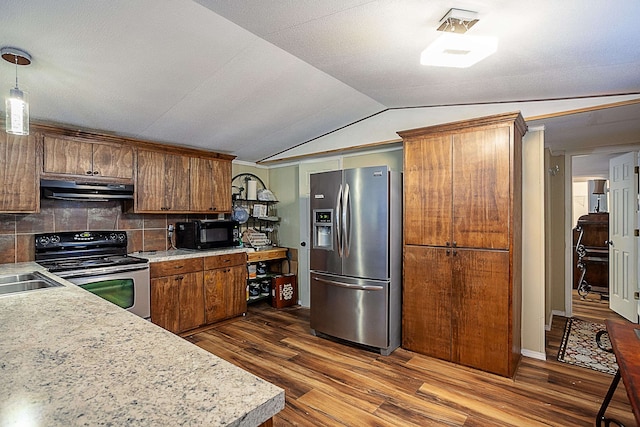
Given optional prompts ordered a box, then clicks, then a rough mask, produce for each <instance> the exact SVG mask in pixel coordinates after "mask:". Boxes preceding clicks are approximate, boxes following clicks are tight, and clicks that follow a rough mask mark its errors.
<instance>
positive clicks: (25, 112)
mask: <svg viewBox="0 0 640 427" xmlns="http://www.w3.org/2000/svg"><path fill="white" fill-rule="evenodd" d="M0 54H1V55H2V59H4V60H5V61H7V62H10V63H12V64H15V67H16V87H15V88H13V89H11V90H10V91H9V97H8V98H6V100H5V105H6V111H5V114H6V117H5V126H6V130H7V133H10V134H13V135H29V103H28V102H27V97H26V94H25V93H24V92H23V91H21V90H20V88H18V65H29V64H31V55H29V54H28V53H27V52H25V51H23V50H21V49H17V48H15V47H3V48H2V49H0Z"/></svg>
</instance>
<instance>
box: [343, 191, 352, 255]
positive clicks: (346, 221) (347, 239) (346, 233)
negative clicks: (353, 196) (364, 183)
mask: <svg viewBox="0 0 640 427" xmlns="http://www.w3.org/2000/svg"><path fill="white" fill-rule="evenodd" d="M342 240H343V241H344V249H343V252H344V256H345V258H348V257H349V250H350V249H351V200H350V198H349V184H345V186H344V203H343V205H342Z"/></svg>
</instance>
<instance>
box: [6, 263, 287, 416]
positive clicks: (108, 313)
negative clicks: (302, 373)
mask: <svg viewBox="0 0 640 427" xmlns="http://www.w3.org/2000/svg"><path fill="white" fill-rule="evenodd" d="M34 270H38V271H43V269H42V268H41V267H40V266H38V265H37V264H35V263H22V264H10V265H6V264H5V265H1V266H0V274H15V273H21V272H26V271H34ZM44 274H46V275H48V276H49V277H52V278H55V279H56V280H57V281H59V282H61V283H62V284H64V285H65V286H63V287H57V288H48V289H41V290H35V291H29V292H25V293H16V294H9V295H5V296H1V297H0V342H1V343H2V345H0V425H3V426H4V425H32V426H73V425H122V426H124V425H131V426H158V425H207V426H257V425H259V424H261V423H262V422H264V421H266V420H267V419H269V418H271V417H272V416H273V415H275V414H276V413H278V412H279V411H280V410H282V409H283V408H284V391H283V390H282V389H281V388H279V387H276V386H274V385H273V384H270V383H268V382H266V381H264V380H262V379H260V378H258V377H256V376H254V375H252V374H250V373H248V372H246V371H244V370H243V369H241V368H238V367H236V366H234V365H232V364H230V363H228V362H226V361H224V360H222V359H220V358H219V357H217V356H215V355H213V354H211V353H209V352H207V351H205V350H203V349H201V348H199V347H197V346H196V345H194V344H192V343H190V342H188V341H185V340H183V339H182V338H180V337H178V336H177V335H174V334H172V333H170V332H168V331H166V330H164V329H162V328H160V327H158V326H156V325H154V324H152V323H150V322H148V321H146V320H144V319H142V318H140V317H138V316H136V315H134V314H131V313H129V312H127V311H126V310H123V309H121V308H119V307H117V306H115V305H114V304H111V303H109V302H107V301H105V300H103V299H101V298H99V297H97V296H95V295H93V294H91V293H89V292H86V291H84V290H82V289H81V288H79V287H77V286H75V285H73V284H71V283H69V282H67V281H65V280H63V279H60V278H57V277H56V276H54V275H52V274H50V273H48V272H44Z"/></svg>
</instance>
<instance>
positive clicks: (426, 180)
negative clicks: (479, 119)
mask: <svg viewBox="0 0 640 427" xmlns="http://www.w3.org/2000/svg"><path fill="white" fill-rule="evenodd" d="M451 155H452V153H451V136H436V137H427V136H425V137H415V138H411V139H409V140H406V141H405V144H404V226H403V228H404V240H405V244H411V245H430V246H446V244H447V242H451V200H452V195H451V188H452V184H451Z"/></svg>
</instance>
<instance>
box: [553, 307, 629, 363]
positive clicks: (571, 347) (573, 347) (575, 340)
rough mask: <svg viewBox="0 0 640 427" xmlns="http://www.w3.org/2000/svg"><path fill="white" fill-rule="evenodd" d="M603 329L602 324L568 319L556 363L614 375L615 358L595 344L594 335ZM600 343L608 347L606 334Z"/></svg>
mask: <svg viewBox="0 0 640 427" xmlns="http://www.w3.org/2000/svg"><path fill="white" fill-rule="evenodd" d="M604 329H606V327H605V325H604V324H602V323H592V322H587V321H584V320H580V319H576V318H573V317H572V318H570V319H569V320H568V321H567V326H566V327H565V329H564V336H563V337H562V344H560V351H558V361H559V362H564V363H568V364H570V365H575V366H581V367H583V368H589V369H593V370H595V371H600V372H605V373H607V374H611V375H614V374H615V373H616V371H617V370H618V364H617V363H616V357H615V356H614V354H613V353H609V352H606V351H604V350H601V349H600V348H598V345H597V344H596V333H597V332H598V331H601V330H604ZM601 342H602V344H603V345H604V346H605V347H610V343H609V338H608V336H607V334H604V335H603V336H602V339H601Z"/></svg>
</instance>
